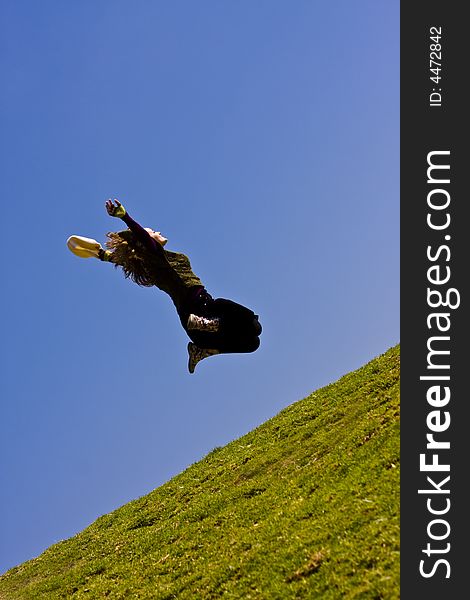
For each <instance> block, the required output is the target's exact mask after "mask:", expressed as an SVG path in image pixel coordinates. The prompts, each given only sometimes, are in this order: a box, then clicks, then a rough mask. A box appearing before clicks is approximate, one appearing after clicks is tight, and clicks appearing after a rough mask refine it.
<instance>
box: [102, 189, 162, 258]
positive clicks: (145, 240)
mask: <svg viewBox="0 0 470 600" xmlns="http://www.w3.org/2000/svg"><path fill="white" fill-rule="evenodd" d="M105 206H106V210H107V212H108V215H110V216H111V217H117V218H119V219H122V220H123V221H124V223H125V224H126V225H127V226H128V227H129V229H130V230H131V231H132V233H133V234H134V235H135V236H136V238H137V239H138V240H139V242H141V243H142V244H143V245H144V246H145V247H146V248H147V249H148V250H150V251H153V252H160V251H161V248H162V247H161V246H160V244H159V243H158V242H157V241H155V240H154V239H153V238H152V237H151V235H150V234H149V232H148V231H146V230H145V229H144V228H143V227H142V225H139V223H137V221H134V219H133V218H132V217H131V216H130V214H129V213H128V212H127V211H126V209H125V208H124V206H123V205H122V204H121V203H120V202H119V200H116V199H114V203H113V201H112V200H106V203H105Z"/></svg>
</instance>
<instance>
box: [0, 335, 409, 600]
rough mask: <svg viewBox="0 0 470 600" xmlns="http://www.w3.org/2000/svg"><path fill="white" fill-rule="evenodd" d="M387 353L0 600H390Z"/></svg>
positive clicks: (395, 380)
mask: <svg viewBox="0 0 470 600" xmlns="http://www.w3.org/2000/svg"><path fill="white" fill-rule="evenodd" d="M399 378H400V348H399V346H398V345H397V346H395V347H394V348H391V349H389V350H388V351H387V352H386V353H384V354H382V355H381V356H378V357H376V358H375V359H374V360H372V361H371V362H369V363H368V364H366V365H365V366H363V367H362V368H360V369H358V370H357V371H354V372H352V373H349V374H348V375H346V376H344V377H342V378H341V379H339V380H338V381H337V382H335V383H333V384H331V385H328V386H326V387H324V388H322V389H320V390H318V391H316V392H314V393H312V394H311V395H310V396H308V397H307V398H305V399H303V400H300V401H299V402H296V403H294V404H292V405H290V406H288V407H287V408H285V409H284V410H283V411H281V412H280V413H279V414H278V415H277V416H275V417H274V418H272V419H270V420H269V421H267V422H266V423H264V424H263V425H261V426H260V427H258V428H257V429H255V430H254V431H252V432H250V433H249V434H247V435H245V436H243V437H241V438H240V439H238V440H235V441H233V442H231V443H230V444H228V445H227V446H225V447H224V448H216V449H214V450H213V451H212V452H210V453H209V454H208V455H207V456H206V457H205V458H203V459H202V460H201V461H199V462H198V463H196V464H194V465H192V466H190V467H189V468H188V469H186V470H185V471H184V472H183V473H181V474H180V475H178V476H176V477H174V478H173V479H172V480H170V481H169V482H168V483H166V484H164V485H162V486H161V487H159V488H157V489H156V490H154V491H153V492H151V493H150V494H148V495H147V496H144V497H142V498H139V499H137V500H134V501H132V502H130V503H129V504H126V505H125V506H122V507H121V508H119V509H117V510H115V511H114V512H112V513H110V514H106V515H103V516H102V517H100V518H99V519H97V520H96V521H95V522H94V523H93V524H92V525H90V526H89V527H87V528H86V529H85V530H84V531H82V532H81V533H79V534H78V535H76V536H74V537H73V538H70V539H68V540H65V541H62V542H59V543H58V544H55V545H53V546H51V547H50V548H49V549H48V550H46V551H45V552H44V553H43V554H41V555H40V556H39V557H38V558H35V559H33V560H30V561H28V562H26V563H24V564H22V565H19V566H17V567H15V568H13V569H11V570H10V571H8V572H7V573H5V574H4V575H3V576H1V577H0V599H2V600H22V599H28V600H29V599H41V600H42V599H59V598H61V599H62V598H66V599H70V598H71V599H73V600H79V599H87V600H88V599H94V598H109V599H122V600H127V599H131V598H140V599H144V598H145V599H151V600H170V599H175V598H176V599H183V600H186V599H191V600H194V599H195V600H198V599H201V600H205V599H216V598H227V599H243V600H245V599H257V600H277V599H279V600H289V599H298V598H314V599H316V598H318V599H321V600H339V599H341V600H343V599H352V598H357V599H361V600H362V599H369V598H370V599H381V598H384V599H398V598H399V597H400V592H399V499H400V496H399V450H400V440H399Z"/></svg>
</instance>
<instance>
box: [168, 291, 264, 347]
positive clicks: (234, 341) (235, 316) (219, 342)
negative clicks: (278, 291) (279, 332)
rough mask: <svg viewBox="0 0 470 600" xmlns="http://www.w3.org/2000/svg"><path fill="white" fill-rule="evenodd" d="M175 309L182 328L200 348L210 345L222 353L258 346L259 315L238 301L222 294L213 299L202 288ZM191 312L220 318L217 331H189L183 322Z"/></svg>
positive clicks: (185, 321)
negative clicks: (180, 307)
mask: <svg viewBox="0 0 470 600" xmlns="http://www.w3.org/2000/svg"><path fill="white" fill-rule="evenodd" d="M178 312H179V316H180V319H181V324H182V325H183V328H184V329H185V331H186V333H187V334H188V336H189V337H190V338H191V340H192V341H193V342H194V343H195V344H196V346H198V347H199V348H212V349H216V350H218V351H219V352H221V353H224V354H228V353H232V352H254V351H255V350H257V349H258V348H259V345H260V340H259V335H260V333H261V324H260V322H259V320H258V315H255V313H254V312H253V311H252V310H250V309H249V308H246V307H245V306H242V305H241V304H237V303H236V302H233V301H232V300H226V299H225V298H216V299H213V298H212V297H211V296H210V295H209V294H207V292H205V291H204V292H203V293H202V294H200V295H199V296H196V297H195V298H192V299H191V300H190V301H189V302H188V303H187V304H186V305H185V307H184V309H183V310H180V311H178ZM191 313H193V314H195V315H198V316H200V317H206V318H209V319H214V318H218V319H220V324H219V329H218V331H217V332H211V333H209V332H205V331H194V330H192V331H188V329H187V327H186V323H187V321H188V317H189V315H190V314H191Z"/></svg>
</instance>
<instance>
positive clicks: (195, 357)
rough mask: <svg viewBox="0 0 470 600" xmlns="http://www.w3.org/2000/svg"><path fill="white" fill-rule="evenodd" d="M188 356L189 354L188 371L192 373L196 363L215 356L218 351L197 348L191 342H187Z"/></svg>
mask: <svg viewBox="0 0 470 600" xmlns="http://www.w3.org/2000/svg"><path fill="white" fill-rule="evenodd" d="M188 354H189V362H188V370H189V372H190V373H194V369H195V368H196V365H197V363H198V362H201V360H204V359H205V358H208V357H209V356H215V355H216V354H219V351H218V350H215V349H209V348H199V347H198V346H196V344H193V342H189V344H188Z"/></svg>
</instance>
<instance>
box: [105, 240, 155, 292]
mask: <svg viewBox="0 0 470 600" xmlns="http://www.w3.org/2000/svg"><path fill="white" fill-rule="evenodd" d="M106 237H107V238H108V239H107V241H106V248H108V249H109V250H111V251H112V257H111V262H112V263H114V266H115V267H121V269H122V270H123V272H124V276H125V277H126V279H127V278H129V279H131V280H132V281H133V282H134V283H137V285H141V286H144V287H152V286H154V285H157V281H156V273H155V266H154V265H153V264H152V263H153V262H154V261H153V260H152V256H151V255H150V253H149V252H148V250H147V249H146V248H145V246H144V245H143V244H141V243H140V242H139V241H138V240H137V238H136V236H135V235H134V234H133V233H132V231H131V230H130V229H125V230H124V231H116V232H114V231H110V232H109V233H107V234H106Z"/></svg>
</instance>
